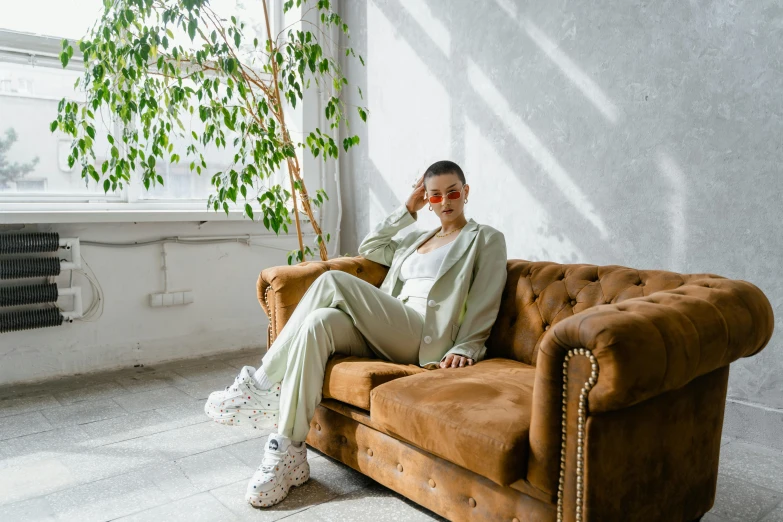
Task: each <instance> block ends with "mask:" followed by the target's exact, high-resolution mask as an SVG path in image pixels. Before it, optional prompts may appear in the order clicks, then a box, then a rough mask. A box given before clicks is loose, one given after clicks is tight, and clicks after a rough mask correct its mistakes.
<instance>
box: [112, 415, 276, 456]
mask: <svg viewBox="0 0 783 522" xmlns="http://www.w3.org/2000/svg"><path fill="white" fill-rule="evenodd" d="M261 436H263V434H262V433H261V432H259V431H258V430H244V429H232V427H231V426H222V425H219V424H217V423H216V422H212V421H206V422H203V423H201V424H193V425H191V426H184V427H182V428H176V429H173V430H169V431H165V432H162V433H156V434H154V435H148V436H145V437H139V438H136V439H132V440H129V441H127V442H128V443H129V444H133V445H136V446H137V447H138V448H139V449H144V448H149V449H154V450H155V451H159V452H161V453H163V454H164V455H165V456H166V458H167V459H178V458H183V457H187V456H188V455H195V454H196V453H202V452H204V451H209V450H213V449H217V448H221V447H224V446H228V445H231V444H234V443H237V442H242V441H245V440H250V439H253V438H258V437H261Z"/></svg>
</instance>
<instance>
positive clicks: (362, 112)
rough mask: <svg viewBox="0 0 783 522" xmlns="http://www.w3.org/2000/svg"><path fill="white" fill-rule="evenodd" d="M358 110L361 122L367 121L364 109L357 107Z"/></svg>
mask: <svg viewBox="0 0 783 522" xmlns="http://www.w3.org/2000/svg"><path fill="white" fill-rule="evenodd" d="M357 108H358V109H359V116H360V117H361V118H362V121H367V113H366V112H364V109H362V108H361V107H357Z"/></svg>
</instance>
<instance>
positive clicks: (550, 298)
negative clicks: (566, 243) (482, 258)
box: [486, 259, 725, 365]
mask: <svg viewBox="0 0 783 522" xmlns="http://www.w3.org/2000/svg"><path fill="white" fill-rule="evenodd" d="M507 268H508V279H507V280H506V288H505V290H504V291H503V298H502V302H501V305H500V312H499V313H498V318H497V320H496V321H495V324H494V326H493V327H492V332H491V333H490V336H489V339H487V342H486V346H487V354H486V358H487V359H489V358H491V357H505V358H509V359H515V360H517V361H520V362H523V363H526V364H531V365H535V364H536V359H537V357H538V349H539V346H540V344H541V340H542V339H543V337H544V334H545V333H546V332H547V331H548V330H549V329H550V327H551V326H553V325H555V324H557V323H558V322H560V321H562V320H563V319H566V318H568V317H571V316H572V315H574V314H577V313H579V312H581V311H583V310H586V309H588V308H591V307H593V306H598V305H605V304H615V303H619V302H621V301H625V300H626V299H633V298H634V297H643V296H648V295H650V294H652V293H654V292H659V291H661V290H672V289H675V288H678V287H681V286H683V285H687V284H688V283H689V282H692V281H695V280H697V279H705V278H706V279H725V278H724V277H721V276H718V275H715V274H678V273H676V272H667V271H664V270H637V269H634V268H626V267H623V266H618V265H608V266H597V265H587V264H573V265H561V264H559V263H553V262H549V261H525V260H522V259H510V260H509V261H508V265H507Z"/></svg>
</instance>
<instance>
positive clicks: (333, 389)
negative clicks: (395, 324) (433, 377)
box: [323, 355, 427, 410]
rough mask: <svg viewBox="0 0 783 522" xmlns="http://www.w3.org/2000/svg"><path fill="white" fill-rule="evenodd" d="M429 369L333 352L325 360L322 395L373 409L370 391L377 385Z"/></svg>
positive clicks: (358, 406) (366, 408) (364, 408)
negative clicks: (327, 359)
mask: <svg viewBox="0 0 783 522" xmlns="http://www.w3.org/2000/svg"><path fill="white" fill-rule="evenodd" d="M425 371H427V370H425V369H424V368H421V367H419V366H416V365H413V364H397V363H392V362H388V361H383V360H381V359H368V358H364V357H353V356H346V355H333V356H332V357H331V358H330V359H329V362H327V363H326V374H325V375H324V387H323V398H324V399H335V400H338V401H341V402H345V403H347V404H350V405H351V406H356V407H357V408H362V409H363V410H369V409H370V392H371V391H372V390H373V388H375V387H376V386H380V385H381V384H384V383H387V382H389V381H392V380H394V379H399V378H400V377H407V376H409V375H414V374H417V373H423V372H425Z"/></svg>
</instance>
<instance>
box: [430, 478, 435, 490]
mask: <svg viewBox="0 0 783 522" xmlns="http://www.w3.org/2000/svg"><path fill="white" fill-rule="evenodd" d="M429 485H430V487H431V488H434V487H435V481H434V480H432V479H430V481H429Z"/></svg>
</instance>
